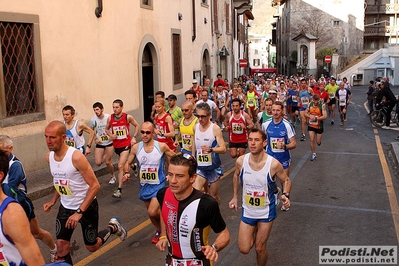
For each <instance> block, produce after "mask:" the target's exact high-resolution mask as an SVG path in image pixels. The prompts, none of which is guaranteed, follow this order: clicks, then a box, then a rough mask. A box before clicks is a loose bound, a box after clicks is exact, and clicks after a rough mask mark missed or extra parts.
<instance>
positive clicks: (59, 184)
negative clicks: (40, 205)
mask: <svg viewBox="0 0 399 266" xmlns="http://www.w3.org/2000/svg"><path fill="white" fill-rule="evenodd" d="M54 187H55V190H56V191H57V192H58V194H60V196H72V192H71V190H70V189H69V180H68V179H54Z"/></svg>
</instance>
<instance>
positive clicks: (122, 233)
mask: <svg viewBox="0 0 399 266" xmlns="http://www.w3.org/2000/svg"><path fill="white" fill-rule="evenodd" d="M108 224H109V225H111V226H112V227H114V229H115V231H114V234H116V235H117V236H119V239H120V240H121V241H123V240H125V239H126V237H127V230H126V227H124V226H123V225H122V223H121V220H120V219H119V217H118V216H112V217H111V220H109V222H108Z"/></svg>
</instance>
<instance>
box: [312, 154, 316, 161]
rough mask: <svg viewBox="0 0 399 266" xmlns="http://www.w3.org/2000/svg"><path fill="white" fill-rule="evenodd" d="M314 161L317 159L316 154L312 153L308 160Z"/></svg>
mask: <svg viewBox="0 0 399 266" xmlns="http://www.w3.org/2000/svg"><path fill="white" fill-rule="evenodd" d="M316 159H317V156H316V153H313V154H312V157H311V158H310V160H311V161H316Z"/></svg>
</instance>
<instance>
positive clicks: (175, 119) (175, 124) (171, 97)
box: [167, 94, 183, 147]
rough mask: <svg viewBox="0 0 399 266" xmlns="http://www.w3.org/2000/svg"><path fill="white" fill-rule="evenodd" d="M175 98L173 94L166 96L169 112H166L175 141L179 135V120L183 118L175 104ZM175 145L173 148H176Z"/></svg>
mask: <svg viewBox="0 0 399 266" xmlns="http://www.w3.org/2000/svg"><path fill="white" fill-rule="evenodd" d="M176 101H177V97H176V95H174V94H170V95H169V96H168V103H169V110H167V112H168V113H169V114H170V116H171V117H172V120H173V129H174V133H175V135H174V138H175V139H177V135H179V123H180V120H181V119H182V118H183V113H182V111H181V108H180V107H179V106H177V104H176ZM177 146H178V145H176V146H175V147H177Z"/></svg>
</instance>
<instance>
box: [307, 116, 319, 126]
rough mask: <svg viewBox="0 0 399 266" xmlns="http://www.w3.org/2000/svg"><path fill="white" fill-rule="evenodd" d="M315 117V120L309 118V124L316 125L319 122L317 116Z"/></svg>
mask: <svg viewBox="0 0 399 266" xmlns="http://www.w3.org/2000/svg"><path fill="white" fill-rule="evenodd" d="M315 118H316V121H310V119H309V124H310V125H318V124H319V121H317V116H315Z"/></svg>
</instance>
